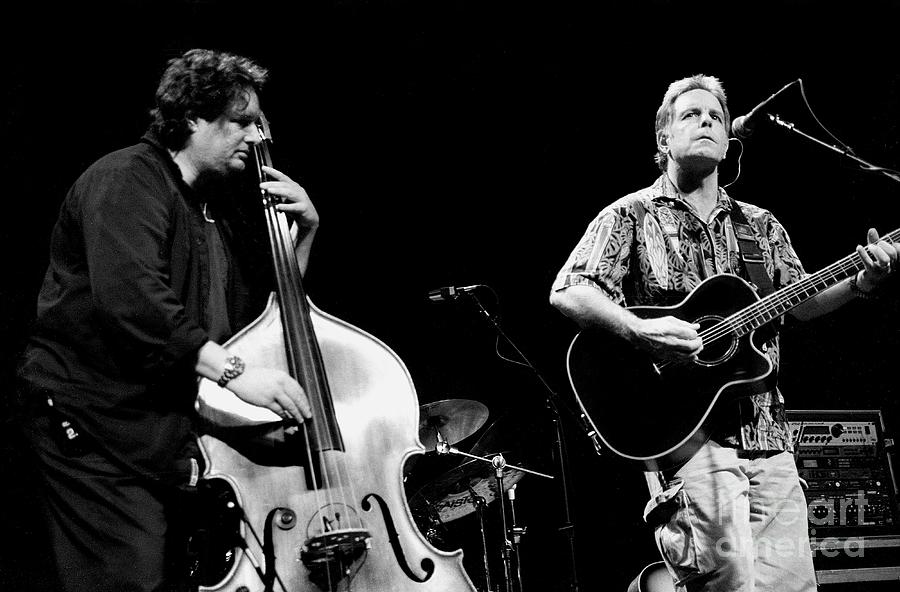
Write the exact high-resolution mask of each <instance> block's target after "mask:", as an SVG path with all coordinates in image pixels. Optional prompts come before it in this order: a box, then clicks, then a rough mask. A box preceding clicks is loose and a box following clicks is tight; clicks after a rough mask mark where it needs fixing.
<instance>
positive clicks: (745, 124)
mask: <svg viewBox="0 0 900 592" xmlns="http://www.w3.org/2000/svg"><path fill="white" fill-rule="evenodd" d="M795 82H797V80H793V81H791V82H788V83H787V84H785V85H784V86H783V87H781V89H780V90H778V92H775V93H773V94H772V96H770V97H769V98H768V99H766V100H765V101H763V102H762V103H760V104H759V105H757V106H756V107H754V108H753V109H751V110H750V112H749V113H747V114H746V115H741V116H740V117H737V118H735V119H734V120H733V121H732V122H731V132H732V133H733V134H734V135H735V136H737V137H738V138H746V137H748V136H749V135H750V134H752V133H753V127H754V126H755V125H756V122H755V121H753V119H754V118H755V117H756V116H757V114H758V113H759V111H760V110H761V109H762V108H763V107H765V106H766V105H768V104H769V101H771V100H772V99H774V98H775V97H777V96H778V95H780V94H781V93H782V92H784V91H785V89H787V87H789V86H791V85H792V84H794V83H795Z"/></svg>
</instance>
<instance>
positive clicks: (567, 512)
mask: <svg viewBox="0 0 900 592" xmlns="http://www.w3.org/2000/svg"><path fill="white" fill-rule="evenodd" d="M460 294H461V297H462V298H464V299H466V300H468V301H470V302H471V303H472V304H473V305H474V306H475V307H476V308H477V309H478V312H479V313H480V314H481V316H483V317H484V318H485V319H486V320H487V321H488V323H489V324H490V325H491V327H492V328H493V329H494V331H495V332H496V333H497V335H498V337H500V338H502V339H503V340H504V341H505V342H506V343H507V344H508V345H509V346H510V347H511V348H512V349H513V350H514V351H515V352H516V355H518V356H519V358H521V360H522V362H523V363H524V365H525V366H527V367H528V368H529V369H530V370H531V371H532V373H533V374H534V376H535V377H536V378H537V379H538V381H539V382H540V383H541V385H542V386H543V387H544V391H545V393H546V395H547V398H546V401H545V404H546V407H547V410H548V411H549V412H550V417H551V422H552V424H553V433H554V438H555V441H554V443H553V446H554V456H555V457H556V459H557V462H558V464H559V476H560V488H561V490H562V492H561V494H562V495H561V497H562V502H563V524H562V526H561V527H560V528H559V531H560V532H561V533H563V534H564V535H565V536H566V541H567V543H568V551H569V562H570V570H571V578H572V579H571V582H570V584H569V590H570V591H571V592H578V590H579V589H580V586H579V583H578V575H577V570H576V553H575V522H574V519H573V515H572V508H571V504H570V499H569V477H568V466H567V458H568V455H567V452H566V444H565V436H564V434H563V427H562V423H561V421H560V413H559V409H560V407H562V408H563V409H565V410H566V411H568V412H569V414H570V415H571V416H572V417H573V418H574V419H575V420H576V422H578V423H579V424H580V425H581V426H582V428H583V429H584V430H585V434H586V435H587V436H588V438H589V439H590V440H591V443H592V444H593V446H594V449H595V450H596V451H597V452H598V453H599V452H600V451H601V446H600V442H599V439H598V437H597V434H596V432H594V430H593V427H592V426H591V425H590V424H589V422H588V421H587V418H586V417H585V415H584V414H583V413H581V414H579V413H576V412H575V411H573V410H572V409H571V407H569V406H568V405H566V404H565V403H564V402H562V401H560V399H559V395H558V394H557V393H556V391H554V390H553V389H552V388H551V387H550V385H549V384H548V383H547V381H546V380H544V377H543V376H542V375H541V373H540V372H538V370H537V368H536V367H535V366H534V364H532V363H531V361H530V360H529V359H528V358H527V357H526V356H525V354H524V353H522V350H520V349H519V348H518V347H517V346H516V344H515V343H514V342H513V340H512V339H510V338H509V336H507V335H506V332H505V331H503V328H502V327H501V326H500V323H499V322H498V321H497V319H496V318H495V317H494V316H493V315H491V313H490V312H488V310H487V309H486V308H485V307H484V305H483V304H482V303H481V301H480V300H479V299H478V296H477V295H476V294H475V292H474V290H467V291H464V292H460ZM502 493H503V490H502V489H501V490H500V498H501V500H502V498H503V495H502ZM504 520H505V514H504ZM504 536H506V537H507V542H508V533H506V525H505V523H504Z"/></svg>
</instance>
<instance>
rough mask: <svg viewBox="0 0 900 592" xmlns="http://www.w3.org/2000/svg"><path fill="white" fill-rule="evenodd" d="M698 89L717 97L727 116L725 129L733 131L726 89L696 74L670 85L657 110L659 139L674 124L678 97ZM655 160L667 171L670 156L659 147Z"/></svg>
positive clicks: (718, 82) (720, 84)
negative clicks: (673, 118)
mask: <svg viewBox="0 0 900 592" xmlns="http://www.w3.org/2000/svg"><path fill="white" fill-rule="evenodd" d="M698 89H699V90H705V91H707V92H709V93H711V94H712V95H713V96H714V97H716V99H717V100H718V101H719V104H720V105H722V111H723V112H724V114H725V129H726V130H730V129H731V114H730V113H728V99H727V97H726V96H725V89H724V88H723V87H722V83H721V82H720V81H719V79H718V78H716V77H715V76H706V75H705V74H695V75H694V76H688V77H687V78H682V79H681V80H676V81H675V82H673V83H672V84H670V85H669V89H668V90H667V91H666V94H665V96H663V100H662V104H661V105H660V106H659V109H657V110H656V129H655V130H654V131H655V134H656V137H657V138H658V137H659V133H660V132H661V131H663V130H664V129H666V128H667V127H669V125H670V124H671V123H672V116H673V115H674V113H673V106H674V105H675V101H676V100H677V99H678V97H680V96H681V95H683V94H684V93H686V92H688V91H692V90H698ZM654 160H656V164H657V165H658V166H659V168H660V170H662V171H665V170H666V167H667V166H668V164H669V155H668V154H666V153H665V152H663V151H662V150H660V149H659V147H658V146H657V148H656V156H655V157H654Z"/></svg>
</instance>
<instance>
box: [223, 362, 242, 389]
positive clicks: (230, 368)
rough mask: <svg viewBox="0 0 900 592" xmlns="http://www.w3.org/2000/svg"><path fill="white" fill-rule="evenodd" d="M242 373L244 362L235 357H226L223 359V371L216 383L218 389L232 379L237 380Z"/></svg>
mask: <svg viewBox="0 0 900 592" xmlns="http://www.w3.org/2000/svg"><path fill="white" fill-rule="evenodd" d="M243 373H244V360H242V359H240V358H239V357H237V356H228V357H227V358H225V370H224V371H223V372H222V376H220V377H219V380H218V381H216V384H218V385H219V386H220V387H224V386H225V385H226V384H228V381H230V380H231V379H233V378H237V377H238V376H240V375H241V374H243Z"/></svg>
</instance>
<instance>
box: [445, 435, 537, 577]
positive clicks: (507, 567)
mask: <svg viewBox="0 0 900 592" xmlns="http://www.w3.org/2000/svg"><path fill="white" fill-rule="evenodd" d="M434 450H435V452H437V453H438V454H457V455H459V456H465V457H468V458H471V459H474V460H479V461H482V462H487V463H490V464H491V466H493V467H494V470H495V473H494V474H495V476H496V478H497V497H498V498H499V499H500V516H501V519H502V521H503V552H502V558H503V571H504V580H505V581H504V584H505V586H506V592H513V584H512V565H511V563H510V561H511V559H510V550H511V548H512V543H511V542H510V540H509V530H508V529H507V527H506V505H505V504H504V502H503V471H504V469H507V468H509V469H513V470H515V471H522V472H523V473H529V474H531V475H537V476H538V477H544V478H545V479H553V475H547V474H546V473H539V472H538V471H532V470H531V469H526V468H524V467H517V466H514V465H511V464H508V463H507V462H506V459H505V458H503V455H502V454H495V455H491V456H490V458H488V457H483V456H475V455H474V454H469V453H468V452H462V451H461V450H458V449H456V448H453V447H452V446H450V444H449V443H448V442H447V441H446V440H444V441H439V442H438V443H437V444H436V445H435V447H434ZM469 489H470V492H471V493H472V494H473V496H475V491H474V490H472V488H471V487H470V488H469ZM475 497H480V496H475ZM476 508H477V506H476ZM485 573H488V571H487V553H485ZM487 581H488V589H489V590H490V575H489V573H488V575H487ZM518 589H519V590H521V589H522V582H521V581H520V582H519V586H518Z"/></svg>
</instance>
